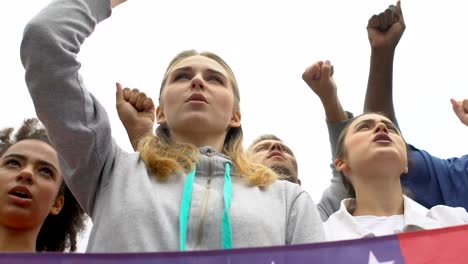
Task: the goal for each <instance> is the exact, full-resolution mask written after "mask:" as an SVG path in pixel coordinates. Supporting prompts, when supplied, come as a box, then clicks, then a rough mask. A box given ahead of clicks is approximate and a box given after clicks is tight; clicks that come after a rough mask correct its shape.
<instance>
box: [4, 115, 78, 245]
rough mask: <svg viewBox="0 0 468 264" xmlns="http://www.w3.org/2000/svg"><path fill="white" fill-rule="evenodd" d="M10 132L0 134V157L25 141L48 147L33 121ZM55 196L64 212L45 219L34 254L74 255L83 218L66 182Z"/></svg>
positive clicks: (44, 135)
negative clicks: (37, 252) (46, 252)
mask: <svg viewBox="0 0 468 264" xmlns="http://www.w3.org/2000/svg"><path fill="white" fill-rule="evenodd" d="M13 131H14V129H13V128H5V129H3V130H1V131H0V156H1V155H3V154H4V153H5V152H6V151H7V150H8V149H9V148H10V147H11V146H13V145H14V144H16V143H18V142H20V141H22V140H26V139H35V140H40V141H42V142H45V143H47V144H49V145H50V141H49V138H48V137H47V133H46V131H45V129H44V128H41V127H39V126H38V120H37V119H35V118H30V119H25V120H24V122H23V124H22V126H21V127H20V128H19V129H18V131H17V132H16V134H15V135H12V133H13ZM58 195H63V196H64V201H65V202H64V205H63V208H62V210H61V211H60V213H59V214H57V215H51V214H49V215H48V216H47V217H46V219H45V221H44V223H43V224H42V226H41V229H40V231H39V235H38V237H37V240H36V250H37V251H61V252H63V251H65V250H67V249H68V250H69V251H70V252H73V251H76V245H77V237H78V234H79V233H81V232H82V231H83V230H84V228H85V220H86V215H85V213H84V211H83V209H82V208H81V207H80V205H79V204H78V202H77V201H76V199H75V197H73V194H72V193H71V191H70V189H68V187H67V185H66V184H65V182H62V185H61V186H60V190H59V193H58Z"/></svg>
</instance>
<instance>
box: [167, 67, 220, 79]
mask: <svg viewBox="0 0 468 264" xmlns="http://www.w3.org/2000/svg"><path fill="white" fill-rule="evenodd" d="M187 71H190V72H191V71H193V68H192V67H191V66H186V67H182V68H177V69H175V70H174V71H173V72H172V73H176V72H187ZM206 71H207V72H208V73H210V74H216V75H220V76H222V77H224V78H226V76H225V75H224V74H223V73H221V72H220V71H217V70H213V69H206Z"/></svg>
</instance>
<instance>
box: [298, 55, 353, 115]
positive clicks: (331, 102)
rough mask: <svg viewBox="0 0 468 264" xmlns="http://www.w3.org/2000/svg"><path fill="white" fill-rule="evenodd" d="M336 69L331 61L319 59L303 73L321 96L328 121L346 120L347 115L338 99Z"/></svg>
mask: <svg viewBox="0 0 468 264" xmlns="http://www.w3.org/2000/svg"><path fill="white" fill-rule="evenodd" d="M333 74H334V69H333V65H331V63H330V61H325V62H324V61H318V62H316V63H314V64H312V65H311V66H309V67H308V68H307V69H306V70H305V71H304V73H303V74H302V79H303V80H304V81H305V82H306V83H307V85H308V86H309V87H310V89H312V91H313V92H314V93H315V94H316V95H317V96H318V97H319V98H320V101H321V102H322V105H323V109H324V110H325V116H326V120H327V122H338V121H341V120H346V119H347V115H346V112H345V111H344V110H343V107H342V106H341V103H340V100H339V99H338V93H337V89H336V84H335V81H334V80H333Z"/></svg>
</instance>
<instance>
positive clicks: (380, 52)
mask: <svg viewBox="0 0 468 264" xmlns="http://www.w3.org/2000/svg"><path fill="white" fill-rule="evenodd" d="M395 49H396V46H386V47H371V56H378V57H389V58H390V57H391V58H393V56H394V55H395Z"/></svg>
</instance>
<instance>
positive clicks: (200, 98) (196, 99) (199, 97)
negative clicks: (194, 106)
mask: <svg viewBox="0 0 468 264" xmlns="http://www.w3.org/2000/svg"><path fill="white" fill-rule="evenodd" d="M193 101H194V102H204V103H208V102H207V101H206V98H205V96H203V95H202V94H200V93H194V94H192V95H191V96H190V97H189V98H188V99H187V101H186V102H193Z"/></svg>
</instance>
